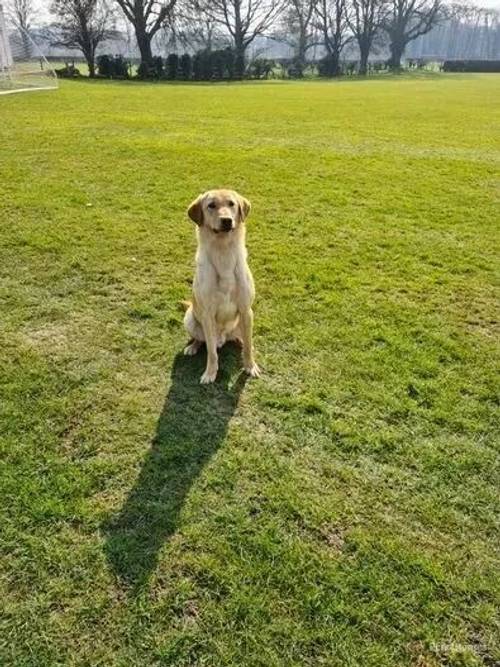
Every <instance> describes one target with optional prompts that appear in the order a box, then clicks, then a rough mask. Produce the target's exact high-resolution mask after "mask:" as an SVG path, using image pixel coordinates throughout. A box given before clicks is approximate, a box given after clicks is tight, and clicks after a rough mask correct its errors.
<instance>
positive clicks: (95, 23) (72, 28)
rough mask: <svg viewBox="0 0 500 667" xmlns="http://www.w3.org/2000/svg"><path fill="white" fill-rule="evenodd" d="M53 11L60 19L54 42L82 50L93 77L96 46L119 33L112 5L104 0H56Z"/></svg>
mask: <svg viewBox="0 0 500 667" xmlns="http://www.w3.org/2000/svg"><path fill="white" fill-rule="evenodd" d="M50 11H51V13H52V14H54V15H55V16H56V17H57V18H58V21H57V22H56V23H55V24H54V25H53V28H54V31H55V32H54V37H53V39H52V45H53V46H67V47H69V48H76V49H79V50H80V51H81V52H82V53H83V55H84V57H85V60H86V61H87V65H88V68H89V76H90V77H92V78H93V77H94V76H95V56H96V50H97V47H98V46H99V44H100V43H101V42H103V41H104V40H106V39H109V38H111V37H114V36H116V31H115V30H114V29H113V23H112V22H113V13H112V11H111V9H110V7H109V5H108V4H107V2H106V1H105V0H54V2H53V3H52V6H51V9H50Z"/></svg>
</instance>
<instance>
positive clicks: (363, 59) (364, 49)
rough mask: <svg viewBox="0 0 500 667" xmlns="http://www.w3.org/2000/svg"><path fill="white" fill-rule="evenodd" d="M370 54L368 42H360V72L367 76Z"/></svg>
mask: <svg viewBox="0 0 500 667" xmlns="http://www.w3.org/2000/svg"><path fill="white" fill-rule="evenodd" d="M369 55H370V47H369V45H367V44H360V46H359V69H358V74H361V76H366V73H367V71H368V56H369Z"/></svg>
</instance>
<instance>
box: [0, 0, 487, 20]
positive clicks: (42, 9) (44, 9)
mask: <svg viewBox="0 0 500 667" xmlns="http://www.w3.org/2000/svg"><path fill="white" fill-rule="evenodd" d="M3 2H4V4H7V3H8V0H3ZM33 4H34V5H35V7H36V8H37V9H38V11H39V15H40V18H41V19H42V20H47V19H49V17H50V15H49V11H48V8H49V6H50V0H33ZM471 4H474V5H477V6H478V7H496V8H497V9H500V0H473V2H471Z"/></svg>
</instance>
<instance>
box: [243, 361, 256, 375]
mask: <svg viewBox="0 0 500 667" xmlns="http://www.w3.org/2000/svg"><path fill="white" fill-rule="evenodd" d="M245 371H246V372H247V373H248V375H250V377H251V378H258V377H260V368H259V367H258V366H257V364H256V363H255V362H253V363H252V364H250V365H248V366H245Z"/></svg>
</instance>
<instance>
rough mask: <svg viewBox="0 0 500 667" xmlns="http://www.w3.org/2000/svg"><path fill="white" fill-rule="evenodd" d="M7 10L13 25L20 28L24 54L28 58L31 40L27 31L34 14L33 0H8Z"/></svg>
mask: <svg viewBox="0 0 500 667" xmlns="http://www.w3.org/2000/svg"><path fill="white" fill-rule="evenodd" d="M7 11H8V13H9V16H10V18H11V19H12V21H13V23H14V25H16V26H17V27H18V28H20V33H21V40H22V44H23V49H24V52H25V56H26V57H27V58H29V57H31V41H30V39H29V37H28V33H29V31H30V28H31V24H32V21H33V19H34V18H35V16H36V11H35V8H34V6H33V0H10V2H9V3H8V5H7Z"/></svg>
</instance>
